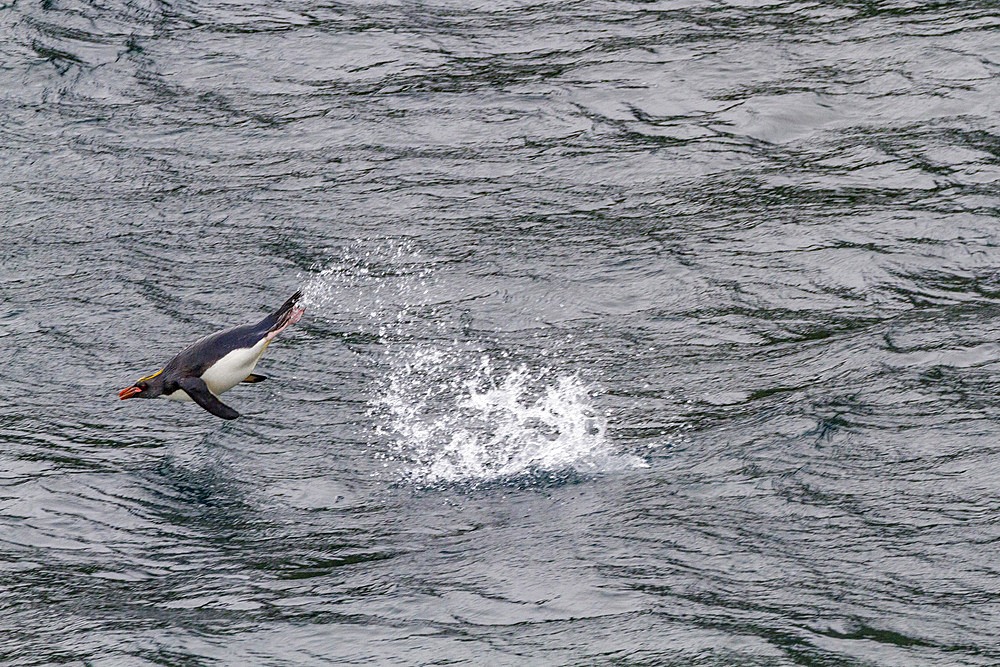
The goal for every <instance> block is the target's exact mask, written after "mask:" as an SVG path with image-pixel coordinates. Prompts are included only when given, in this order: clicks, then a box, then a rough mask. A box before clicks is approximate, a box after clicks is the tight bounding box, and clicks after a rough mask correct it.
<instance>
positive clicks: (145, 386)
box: [135, 382, 149, 391]
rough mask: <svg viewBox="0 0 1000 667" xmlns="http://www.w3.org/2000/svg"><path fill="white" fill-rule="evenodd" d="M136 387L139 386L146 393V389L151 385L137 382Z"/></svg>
mask: <svg viewBox="0 0 1000 667" xmlns="http://www.w3.org/2000/svg"><path fill="white" fill-rule="evenodd" d="M135 386H137V387H138V388H139V389H140V390H141V391H146V388H147V387H149V385H148V384H146V383H145V382H136V383H135Z"/></svg>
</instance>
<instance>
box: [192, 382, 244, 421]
mask: <svg viewBox="0 0 1000 667" xmlns="http://www.w3.org/2000/svg"><path fill="white" fill-rule="evenodd" d="M177 384H178V385H180V387H181V389H183V390H184V391H186V392H187V395H188V396H190V397H191V400H193V401H194V402H195V403H197V404H198V405H200V406H201V407H203V408H205V409H206V410H208V411H209V412H211V413H212V414H213V415H215V416H216V417H221V418H222V419H236V418H237V417H239V416H240V413H238V412H236V410H233V409H232V408H231V407H229V406H228V405H226V404H225V403H223V402H222V401H220V400H219V399H218V398H216V396H215V394H213V393H212V392H210V391H209V390H208V385H206V384H205V381H204V380H202V379H201V378H198V377H186V378H181V379H180V380H179V381H178V382H177Z"/></svg>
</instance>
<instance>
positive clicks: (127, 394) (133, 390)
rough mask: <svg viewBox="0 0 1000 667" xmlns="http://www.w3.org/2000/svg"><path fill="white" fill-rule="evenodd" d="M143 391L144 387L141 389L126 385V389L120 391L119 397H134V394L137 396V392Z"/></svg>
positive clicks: (123, 398)
mask: <svg viewBox="0 0 1000 667" xmlns="http://www.w3.org/2000/svg"><path fill="white" fill-rule="evenodd" d="M141 391H142V389H139V388H138V387H134V386H133V387H126V388H125V389H122V390H121V391H120V392H118V398H120V399H121V400H123V401H124V400H125V399H126V398H132V397H133V396H135V395H136V394H138V393H140V392H141Z"/></svg>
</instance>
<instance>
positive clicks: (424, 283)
mask: <svg viewBox="0 0 1000 667" xmlns="http://www.w3.org/2000/svg"><path fill="white" fill-rule="evenodd" d="M438 268H440V267H438V266H436V264H435V263H434V262H433V261H431V260H429V259H427V257H426V256H425V255H423V254H422V253H420V252H419V251H417V250H416V249H414V248H413V247H412V246H410V245H409V244H407V243H406V242H400V241H379V242H375V243H372V244H369V245H365V246H361V245H358V246H352V247H350V248H346V249H344V251H343V253H342V254H341V256H339V257H338V258H337V260H336V261H334V262H331V263H329V264H327V265H326V266H325V267H324V268H323V269H322V270H320V271H318V272H317V273H315V274H313V275H312V276H311V277H309V279H308V280H307V281H306V282H305V285H304V287H303V291H304V293H305V294H304V301H305V304H306V306H307V307H310V308H312V312H313V313H314V314H317V315H319V316H321V317H327V318H330V317H338V318H339V317H344V318H347V321H349V322H350V325H351V326H352V327H360V328H362V329H365V330H366V331H367V333H371V334H374V335H376V336H377V338H378V340H379V346H378V355H377V356H376V357H375V363H377V364H379V365H383V364H384V368H382V369H380V370H379V371H378V372H377V373H375V376H376V377H377V378H379V379H377V380H376V381H375V382H374V384H373V387H372V390H373V391H372V395H371V396H370V398H369V402H370V406H371V409H370V414H371V416H372V417H373V419H374V421H375V423H376V424H377V426H376V427H375V429H374V430H375V432H374V433H373V435H374V436H375V437H373V440H374V441H375V442H377V443H378V444H377V445H376V446H378V447H380V449H379V451H378V452H377V453H376V455H377V456H379V457H380V458H383V459H384V462H385V463H386V464H387V466H391V467H392V468H393V470H394V471H395V472H397V473H398V474H399V475H400V476H401V477H402V478H403V479H404V480H405V481H408V482H410V483H413V484H417V485H428V484H430V485H433V484H438V483H471V484H479V483H484V482H492V481H497V480H505V479H511V478H518V477H524V476H531V475H537V474H560V473H564V472H574V473H583V474H589V473H599V472H609V471H614V470H621V469H625V468H635V467H645V465H646V464H645V462H644V461H643V460H642V459H640V458H638V457H635V456H630V455H624V454H620V453H616V452H615V451H614V449H615V448H614V446H613V445H612V443H611V442H610V441H609V439H608V437H607V423H606V421H605V419H604V418H603V417H602V416H601V415H600V413H599V412H598V410H597V409H596V407H595V405H594V399H593V397H594V395H595V394H596V387H594V386H592V385H589V384H587V383H586V382H584V381H583V380H582V379H581V378H580V377H579V375H577V374H574V373H567V372H565V371H560V370H557V369H554V368H551V367H549V366H547V365H544V364H539V363H535V362H534V361H531V360H529V361H525V360H524V359H522V360H521V361H519V362H514V361H513V360H512V358H511V354H510V353H509V352H508V353H505V352H503V351H500V352H497V351H496V347H497V344H496V341H492V340H484V339H483V337H482V334H481V333H480V334H479V335H478V336H479V337H478V338H477V339H474V340H469V339H466V338H463V336H465V335H466V334H464V333H462V332H461V331H460V325H458V324H457V319H456V317H455V313H450V312H446V311H445V310H444V309H446V308H447V306H435V305H434V304H440V303H448V298H447V296H448V295H447V294H441V293H439V292H440V291H441V289H442V288H441V287H440V286H439V285H437V284H436V283H435V280H434V278H435V275H436V274H435V270H436V269H438ZM487 349H489V350H490V352H489V353H487V352H486V351H485V350H487Z"/></svg>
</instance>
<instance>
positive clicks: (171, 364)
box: [118, 290, 305, 419]
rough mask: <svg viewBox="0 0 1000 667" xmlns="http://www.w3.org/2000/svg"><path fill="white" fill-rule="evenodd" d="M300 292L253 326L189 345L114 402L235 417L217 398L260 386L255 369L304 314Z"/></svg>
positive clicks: (245, 325) (236, 328)
mask: <svg viewBox="0 0 1000 667" xmlns="http://www.w3.org/2000/svg"><path fill="white" fill-rule="evenodd" d="M301 298H302V292H301V290H300V291H298V292H296V293H295V294H293V295H292V296H291V298H289V299H288V301H286V302H285V303H283V304H281V307H280V308H278V309H277V310H276V311H274V312H273V313H271V314H270V315H268V316H267V317H265V318H264V319H262V320H261V321H260V322H258V323H257V324H244V325H243V326H240V327H233V328H232V329H226V330H225V331H218V332H216V333H214V334H210V335H208V336H205V337H204V338H202V339H200V340H198V341H196V342H194V343H192V344H191V345H190V346H189V347H187V348H186V349H184V350H182V351H181V352H180V353H178V354H177V356H175V357H174V358H173V359H171V360H170V361H168V362H167V365H166V366H164V367H163V368H161V369H160V370H158V371H156V372H155V373H153V374H152V375H150V376H149V377H144V378H142V379H140V380H137V381H136V383H135V384H134V385H132V386H131V387H126V388H125V389H122V390H121V391H120V392H118V398H119V399H121V400H123V401H124V400H125V399H126V398H160V397H162V398H170V399H173V400H175V401H194V402H195V403H197V404H198V405H200V406H201V407H203V408H205V409H206V410H208V411H209V412H211V413H212V414H213V415H215V416H216V417H221V418H223V419H236V418H237V417H239V416H240V413H239V412H237V411H236V410H234V409H232V408H231V407H229V406H228V405H226V404H225V403H223V402H222V401H220V400H219V395H220V394H222V393H223V392H226V391H229V390H230V389H232V388H233V387H235V386H236V385H238V384H239V383H241V382H248V383H254V382H262V381H264V380H266V379H267V378H265V377H264V376H263V375H256V374H254V372H253V369H254V366H256V365H257V361H258V360H259V359H260V357H261V355H262V354H264V350H266V349H267V346H268V345H270V343H271V341H272V340H274V337H275V336H277V335H278V334H279V333H281V332H282V331H284V330H285V329H286V328H288V327H289V326H291V325H293V324H295V323H296V322H298V321H299V319H300V318H301V317H302V313H304V312H305V307H303V306H301V305H299V300H300V299H301Z"/></svg>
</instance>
